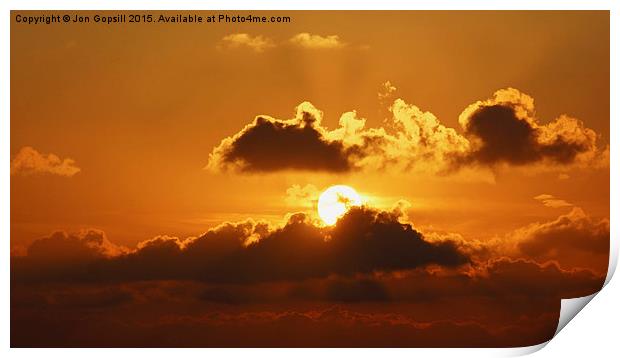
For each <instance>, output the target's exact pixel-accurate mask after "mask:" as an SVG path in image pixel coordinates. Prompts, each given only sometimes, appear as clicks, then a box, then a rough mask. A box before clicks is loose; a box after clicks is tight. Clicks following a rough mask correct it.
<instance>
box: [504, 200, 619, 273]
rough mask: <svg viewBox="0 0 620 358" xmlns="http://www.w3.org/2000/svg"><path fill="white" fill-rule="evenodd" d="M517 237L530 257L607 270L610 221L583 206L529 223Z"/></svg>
mask: <svg viewBox="0 0 620 358" xmlns="http://www.w3.org/2000/svg"><path fill="white" fill-rule="evenodd" d="M514 236H516V237H518V238H519V239H518V241H517V242H518V244H517V246H518V249H519V251H520V252H521V253H522V254H524V255H527V256H528V257H531V258H534V259H537V260H557V261H559V262H562V263H564V264H565V265H566V266H569V267H570V266H577V267H578V266H581V267H593V268H595V269H597V270H598V271H600V272H606V270H607V259H606V258H607V256H608V255H609V241H610V231H609V220H607V219H598V220H597V219H594V218H592V217H590V216H588V215H587V214H586V213H585V212H584V211H583V210H582V209H581V208H573V209H572V210H571V211H570V212H569V213H568V214H565V215H561V216H560V217H559V218H557V219H556V220H553V221H549V222H546V223H540V224H531V225H528V226H526V227H524V228H522V229H520V230H517V231H516V232H515V233H514Z"/></svg>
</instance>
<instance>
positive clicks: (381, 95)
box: [377, 81, 396, 104]
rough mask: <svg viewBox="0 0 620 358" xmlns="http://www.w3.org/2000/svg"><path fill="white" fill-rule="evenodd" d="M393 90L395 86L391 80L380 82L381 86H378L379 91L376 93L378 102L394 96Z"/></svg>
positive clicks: (382, 102)
mask: <svg viewBox="0 0 620 358" xmlns="http://www.w3.org/2000/svg"><path fill="white" fill-rule="evenodd" d="M395 92H396V87H395V86H394V85H393V84H392V82H390V81H385V82H384V83H382V84H381V87H380V88H379V92H378V93H377V98H378V99H379V102H380V103H381V104H384V102H385V101H386V100H388V99H391V98H392V96H394V93H395Z"/></svg>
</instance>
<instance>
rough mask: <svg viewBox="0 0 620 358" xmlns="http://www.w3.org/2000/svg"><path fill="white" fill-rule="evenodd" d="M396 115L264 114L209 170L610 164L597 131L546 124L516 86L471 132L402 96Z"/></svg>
mask: <svg viewBox="0 0 620 358" xmlns="http://www.w3.org/2000/svg"><path fill="white" fill-rule="evenodd" d="M388 89H389V91H390V92H389V94H390V95H391V94H392V93H393V91H394V90H395V87H393V86H392V85H391V84H389V88H388ZM382 98H383V97H382ZM390 111H391V113H392V117H393V118H392V120H393V121H392V123H391V125H390V127H388V128H383V127H379V128H365V125H366V120H365V119H363V118H359V117H358V115H357V113H356V112H355V111H352V112H347V113H344V114H343V115H342V116H341V117H340V120H339V127H338V128H336V129H334V130H332V131H330V130H328V129H327V128H325V127H324V126H323V125H322V124H321V121H322V117H323V113H322V112H321V111H319V110H318V109H316V108H315V107H314V106H313V105H312V104H310V103H309V102H304V103H302V104H300V105H299V106H298V107H297V112H296V116H295V118H293V119H288V120H281V119H275V118H272V117H269V116H265V115H261V116H258V117H256V119H255V120H254V122H252V123H251V124H249V125H248V126H246V127H245V128H244V129H243V130H241V131H240V132H239V133H237V134H235V135H234V136H232V137H229V138H225V139H224V140H223V141H222V142H221V143H220V145H219V146H217V147H216V148H215V149H214V150H213V151H212V153H211V154H210V157H209V164H208V165H207V167H208V168H210V169H212V170H216V171H217V170H237V171H241V172H274V171H280V170H314V171H329V172H343V171H352V170H359V169H373V170H378V169H385V168H392V169H395V170H398V171H427V172H433V173H443V174H445V173H449V172H454V171H455V169H460V168H463V167H465V166H483V167H496V166H499V165H515V166H518V165H527V164H536V163H544V164H546V165H558V166H568V165H573V164H580V165H590V166H592V167H600V166H602V165H605V163H606V160H605V158H604V157H605V153H606V152H605V151H599V150H598V149H597V146H596V141H597V135H596V133H595V132H594V131H593V130H592V129H589V128H586V127H585V126H584V124H583V122H581V121H580V120H578V119H574V118H571V117H568V116H566V115H562V116H560V117H559V118H557V119H555V120H553V121H551V122H550V123H547V124H540V123H538V120H537V118H536V117H535V116H534V100H533V99H532V98H531V97H529V96H528V95H526V94H524V93H521V92H519V91H518V90H516V89H513V88H508V89H502V90H499V91H497V92H495V94H494V96H493V98H491V99H488V100H485V101H478V102H476V103H474V104H472V105H470V106H469V107H467V108H466V109H465V110H464V111H463V113H462V114H461V115H460V117H459V122H460V124H461V126H462V129H463V134H459V133H458V132H457V131H456V130H455V129H453V128H449V127H446V126H444V125H442V124H441V123H440V121H439V120H438V119H437V118H436V117H435V116H434V115H433V114H432V113H430V112H425V111H422V110H421V109H420V108H418V107H416V106H414V105H411V104H407V103H406V102H405V101H403V100H402V99H396V100H395V101H394V102H393V104H392V105H391V106H390Z"/></svg>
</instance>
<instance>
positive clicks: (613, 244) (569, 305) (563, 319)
mask: <svg viewBox="0 0 620 358" xmlns="http://www.w3.org/2000/svg"><path fill="white" fill-rule="evenodd" d="M609 245H610V246H609V265H608V266H607V276H606V277H605V283H604V284H603V287H601V289H600V290H599V291H598V292H595V293H593V294H591V295H589V296H583V297H576V298H568V299H563V300H562V302H561V307H560V318H559V320H558V327H557V329H556V330H555V333H554V334H553V337H555V336H557V335H558V333H560V331H561V330H562V329H564V327H566V325H567V324H568V322H570V321H571V320H572V319H573V318H575V316H576V315H577V314H578V313H579V312H580V311H581V310H582V309H583V308H584V307H585V306H586V305H587V304H588V303H589V302H590V301H592V299H593V298H594V296H596V295H598V294H599V293H600V292H601V291H602V290H603V288H605V286H607V284H608V283H609V281H611V278H612V277H613V275H614V272H615V271H616V267H617V265H618V245H617V240H610V243H609ZM552 339H553V338H552ZM541 348H542V347H541Z"/></svg>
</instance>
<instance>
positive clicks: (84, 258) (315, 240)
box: [12, 207, 469, 282]
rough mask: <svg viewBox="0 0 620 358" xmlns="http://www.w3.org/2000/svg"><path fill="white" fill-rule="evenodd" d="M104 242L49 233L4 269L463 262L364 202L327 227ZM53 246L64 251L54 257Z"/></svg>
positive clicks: (271, 272) (260, 269) (192, 273)
mask: <svg viewBox="0 0 620 358" xmlns="http://www.w3.org/2000/svg"><path fill="white" fill-rule="evenodd" d="M106 242H107V241H104V239H103V237H102V236H101V235H100V234H99V235H97V234H96V233H91V234H89V235H86V236H84V237H83V238H81V239H80V238H78V237H76V236H71V235H66V234H63V233H56V234H54V235H52V236H50V237H48V238H44V239H41V240H38V241H35V243H34V244H33V245H32V246H31V247H30V249H29V251H28V255H27V256H25V257H14V258H13V268H14V269H13V270H12V274H13V276H14V278H15V279H17V280H19V279H24V280H31V279H32V280H43V281H45V280H52V281H54V280H60V281H63V280H68V281H72V280H77V281H87V282H88V281H92V280H95V281H96V280H102V281H108V280H109V281H123V280H151V279H153V280H162V279H195V280H201V281H205V282H262V281H277V280H296V279H307V278H313V277H326V276H329V275H331V274H340V275H353V274H358V273H370V272H374V271H392V270H405V269H412V268H416V267H422V266H426V265H430V264H435V265H440V266H446V267H456V266H459V265H463V264H466V263H468V262H469V258H468V257H467V256H466V255H465V254H463V253H462V252H460V251H459V250H458V248H457V247H456V246H455V245H454V244H453V243H452V242H449V241H446V242H441V243H430V242H428V241H426V240H425V239H424V237H423V235H422V234H420V233H419V232H418V231H416V230H415V229H413V228H412V227H411V225H410V224H403V223H401V222H399V221H398V213H397V212H394V213H391V212H383V211H378V210H375V209H371V208H367V207H359V208H357V207H356V208H353V209H351V210H350V211H349V212H348V213H347V214H346V215H345V216H344V217H343V218H341V219H340V220H339V221H338V223H337V224H336V225H335V226H333V227H318V226H316V225H315V224H313V223H312V222H311V221H310V219H309V218H308V217H307V216H306V215H305V214H301V213H300V214H294V215H292V216H291V217H290V219H289V221H288V223H287V224H286V225H284V226H283V227H280V228H275V229H272V228H270V227H269V226H268V225H267V224H266V223H261V222H258V223H257V222H254V221H251V220H250V221H246V222H242V223H235V224H230V223H227V224H223V225H220V226H218V227H217V228H214V229H212V230H209V231H208V232H207V233H205V234H204V235H202V236H200V237H198V238H190V239H185V240H180V239H177V238H171V237H165V236H162V237H156V238H154V239H151V240H147V241H145V242H142V243H140V244H139V245H138V247H137V248H136V250H134V251H133V252H130V253H122V250H120V249H118V248H109V251H110V252H111V251H113V250H116V252H118V254H116V255H115V256H106V255H104V254H103V249H102V247H103V245H104V244H105V243H106ZM61 251H66V252H67V253H65V254H58V256H56V254H57V253H59V252H61ZM39 252H41V253H42V252H45V255H43V254H39ZM54 256H55V258H54V259H51V257H54Z"/></svg>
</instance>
